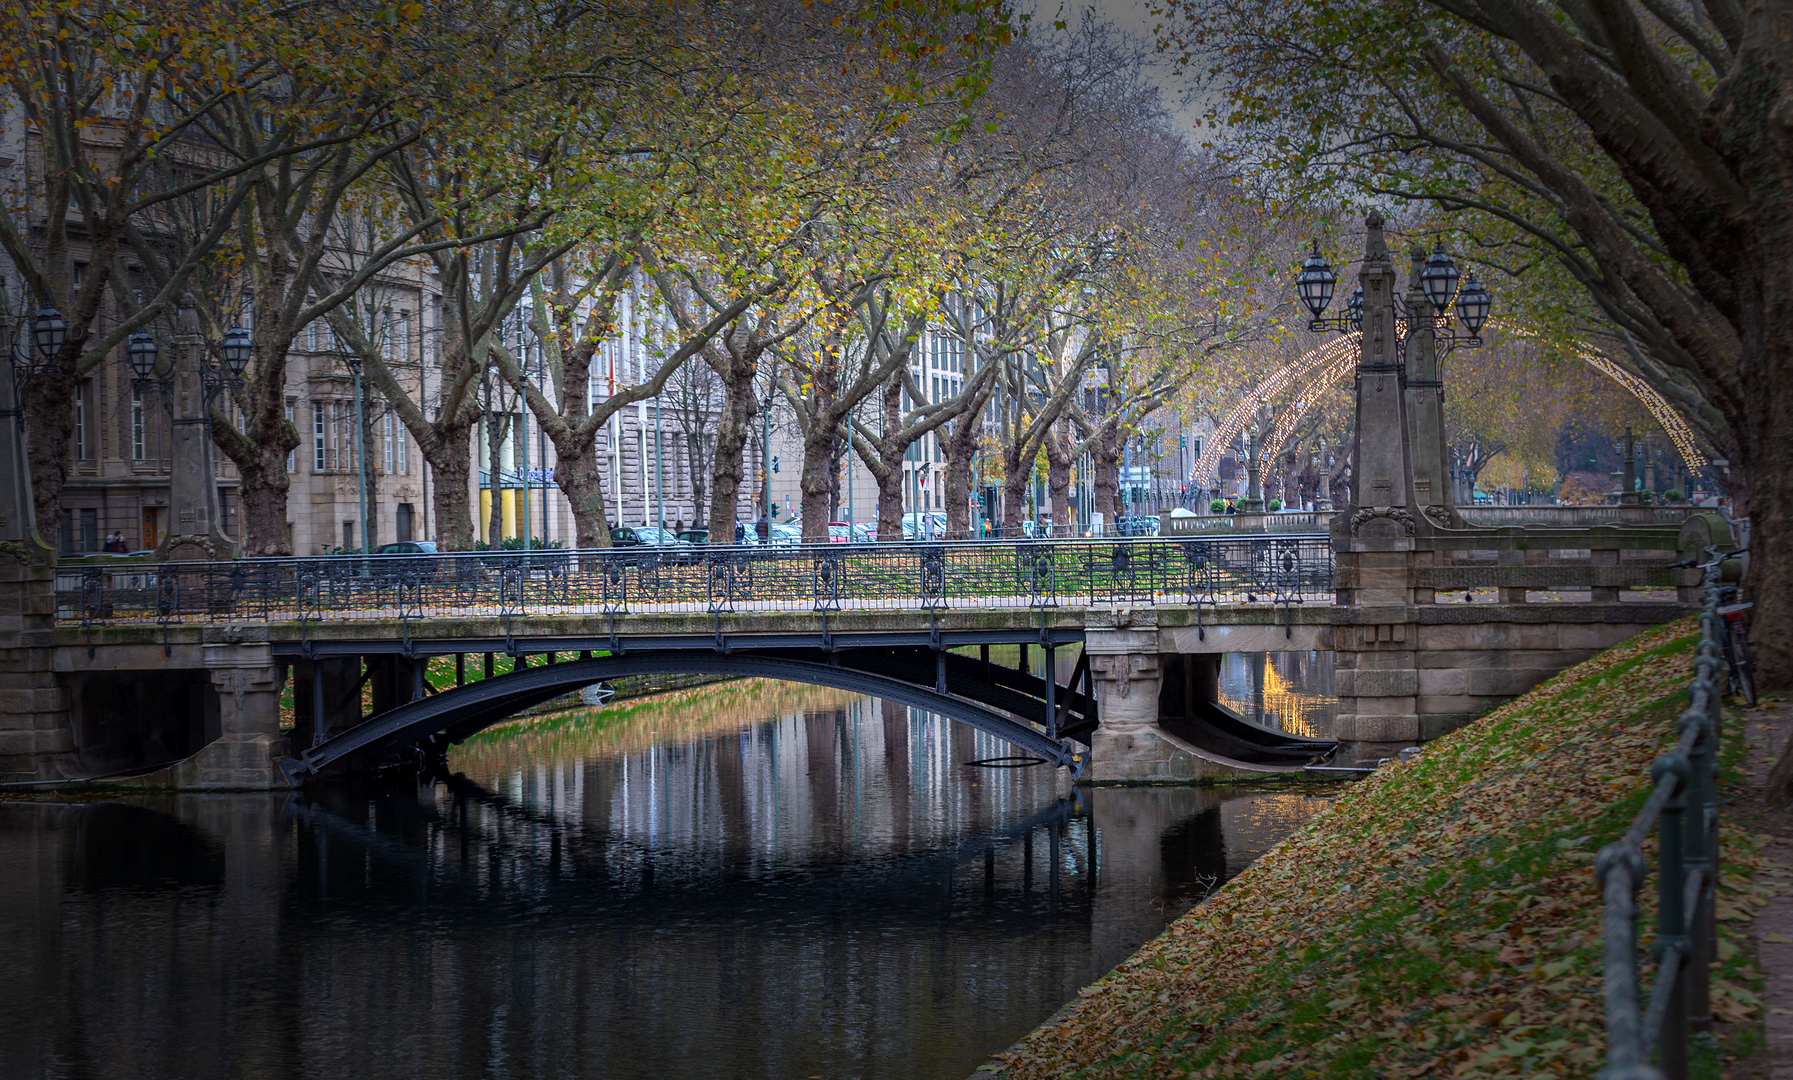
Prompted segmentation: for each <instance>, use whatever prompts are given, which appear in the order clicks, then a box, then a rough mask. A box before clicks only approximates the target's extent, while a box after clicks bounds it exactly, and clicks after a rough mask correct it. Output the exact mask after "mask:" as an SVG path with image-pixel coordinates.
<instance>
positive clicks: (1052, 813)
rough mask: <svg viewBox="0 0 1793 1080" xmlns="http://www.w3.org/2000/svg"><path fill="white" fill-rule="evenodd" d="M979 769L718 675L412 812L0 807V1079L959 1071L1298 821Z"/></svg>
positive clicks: (1266, 802)
mask: <svg viewBox="0 0 1793 1080" xmlns="http://www.w3.org/2000/svg"><path fill="white" fill-rule="evenodd" d="M1007 752H1008V750H1007V748H1006V746H1005V745H1004V744H1002V743H999V742H997V741H995V740H993V739H991V738H990V737H988V736H985V735H980V734H978V733H976V732H974V731H972V730H971V729H968V728H966V727H964V726H962V725H958V724H953V723H950V722H947V721H944V720H940V719H938V718H935V717H933V716H930V715H926V714H922V713H919V712H914V711H911V710H909V709H906V708H902V707H892V706H888V705H886V704H884V703H881V702H877V701H873V700H870V699H867V698H863V697H858V696H855V695H850V694H845V693H839V692H833V691H827V690H818V689H815V688H808V687H794V686H788V685H779V684H766V683H757V682H743V683H735V684H730V685H725V686H720V687H715V688H710V689H706V690H702V691H692V692H687V693H684V694H681V695H677V696H674V697H673V698H671V699H668V700H665V701H661V702H658V703H654V704H641V705H635V706H621V707H617V708H613V709H611V710H607V711H605V712H603V713H589V714H573V715H569V716H567V717H561V718H550V719H547V720H543V721H536V722H531V723H529V724H521V725H513V726H509V727H504V728H498V729H494V730H492V731H489V732H487V733H484V734H482V735H480V736H478V737H476V738H474V739H472V740H469V741H468V743H467V744H465V745H463V746H462V747H460V748H458V749H457V750H456V751H455V754H454V756H453V757H452V759H451V765H452V767H453V769H454V770H456V773H457V776H456V779H455V780H453V781H452V782H448V783H443V784H437V785H434V786H431V787H425V788H421V789H416V790H410V789H407V790H405V791H401V792H394V791H391V790H383V791H360V792H353V791H350V790H349V789H346V788H331V789H326V790H325V791H324V792H320V793H319V794H318V796H317V801H306V800H305V799H304V798H303V797H301V796H296V795H295V796H292V797H290V798H283V797H266V796H259V795H258V796H218V795H210V796H167V797H145V798H141V799H138V800H135V801H133V802H131V803H129V804H125V803H116V802H115V803H93V804H71V803H55V804H52V803H47V802H45V803H8V804H0V860H4V862H5V865H7V866H8V867H9V868H10V870H9V873H8V874H7V875H5V877H4V878H0V924H4V925H6V926H8V927H9V928H12V930H13V932H14V933H15V934H16V935H18V941H19V942H20V943H21V944H20V947H19V949H17V950H15V952H14V954H13V957H14V958H13V962H12V963H11V964H10V965H9V966H8V977H7V978H6V979H4V980H0V1075H4V1076H7V1077H15V1076H16V1077H53V1076H64V1075H67V1076H75V1075H82V1076H86V1075H94V1076H100V1075H119V1076H174V1075H180V1076H183V1077H192V1078H195V1080H208V1078H212V1077H226V1076H241V1075H255V1076H258V1077H298V1076H300V1075H305V1076H316V1075H342V1076H388V1075H394V1076H395V1075H410V1074H413V1073H416V1072H418V1071H427V1072H428V1073H430V1074H431V1075H434V1076H443V1077H470V1078H471V1077H511V1076H515V1077H537V1076H543V1075H556V1076H606V1077H626V1076H655V1077H665V1076H688V1075H718V1076H739V1077H758V1076H767V1077H786V1076H789V1077H807V1076H813V1075H818V1074H820V1075H826V1076H830V1077H838V1076H862V1077H906V1076H915V1077H936V1076H963V1075H966V1074H968V1073H969V1072H970V1071H971V1070H972V1069H973V1068H974V1067H975V1066H976V1065H977V1063H978V1062H979V1061H980V1060H981V1059H982V1058H983V1057H984V1056H985V1055H987V1054H988V1053H990V1052H992V1051H995V1050H998V1049H1001V1048H1002V1047H1003V1046H1005V1045H1007V1044H1008V1043H1009V1042H1011V1041H1012V1040H1013V1039H1015V1038H1016V1037H1018V1036H1019V1035H1020V1034H1022V1033H1024V1032H1025V1031H1027V1030H1028V1029H1029V1028H1031V1027H1032V1026H1034V1025H1035V1024H1037V1023H1038V1022H1040V1021H1041V1020H1043V1019H1044V1018H1045V1017H1047V1016H1048V1015H1050V1014H1051V1013H1052V1012H1053V1011H1055V1010H1056V1009H1057V1008H1058V1007H1059V1006H1060V1005H1061V1004H1063V1002H1064V1001H1066V1000H1067V999H1069V998H1070V997H1072V996H1073V995H1075V993H1076V991H1077V990H1078V988H1080V987H1081V986H1083V985H1085V984H1087V983H1088V982H1090V981H1091V980H1092V979H1094V978H1095V977H1096V976H1098V975H1100V974H1101V973H1102V972H1103V971H1105V970H1106V969H1107V968H1109V967H1110V966H1112V965H1113V964H1115V963H1116V962H1118V961H1119V960H1121V959H1122V958H1124V957H1125V956H1126V955H1127V954H1128V953H1129V952H1131V951H1132V950H1133V949H1135V948H1137V947H1138V946H1139V945H1140V944H1141V943H1142V942H1144V941H1145V940H1147V939H1148V938H1150V937H1151V936H1153V935H1154V934H1156V933H1157V932H1158V931H1159V930H1161V929H1162V928H1163V926H1164V925H1165V923H1166V921H1167V920H1169V919H1171V918H1174V917H1175V916H1176V915H1178V914H1180V913H1181V912H1182V911H1184V910H1186V909H1187V908H1188V907H1189V906H1190V905H1192V904H1193V903H1194V902H1196V901H1197V900H1198V899H1200V897H1201V896H1202V895H1204V894H1205V893H1206V891H1207V890H1208V889H1210V888H1211V887H1212V886H1213V885H1214V884H1215V883H1216V882H1217V881H1219V880H1221V879H1224V878H1226V877H1228V876H1231V875H1232V874H1234V873H1237V872H1238V871H1239V870H1240V869H1242V868H1243V867H1244V866H1246V865H1248V864H1249V863H1250V862H1251V861H1252V860H1253V859H1254V858H1256V857H1257V856H1258V855H1259V854H1260V853H1261V852H1262V851H1264V850H1265V849H1266V848H1268V847H1269V846H1270V845H1271V844H1273V843H1275V841H1276V840H1278V839H1280V838H1281V837H1282V836H1283V835H1285V834H1286V833H1287V832H1288V831H1289V830H1291V829H1292V828H1294V827H1295V826H1296V825H1298V824H1299V823H1300V822H1301V821H1302V820H1303V819H1305V817H1306V816H1307V815H1308V814H1309V813H1311V812H1312V811H1313V810H1314V809H1315V808H1317V807H1319V806H1321V805H1323V804H1324V800H1325V796H1323V795H1321V796H1315V795H1312V794H1302V793H1279V792H1268V793H1244V794H1237V795H1231V794H1226V793H1223V792H1219V791H1216V790H1214V789H1193V788H1177V789H1168V788H1161V789H1141V788H1133V789H1097V790H1095V791H1086V792H1081V793H1079V792H1074V791H1073V790H1072V789H1071V788H1070V787H1069V786H1068V785H1066V784H1065V778H1064V776H1063V773H1062V772H1061V771H1059V770H1052V769H1049V768H1044V767H1041V768H1023V769H982V768H967V767H966V766H965V765H964V764H963V763H964V762H966V761H969V760H974V759H978V758H988V757H995V756H999V755H1002V754H1005V753H1007Z"/></svg>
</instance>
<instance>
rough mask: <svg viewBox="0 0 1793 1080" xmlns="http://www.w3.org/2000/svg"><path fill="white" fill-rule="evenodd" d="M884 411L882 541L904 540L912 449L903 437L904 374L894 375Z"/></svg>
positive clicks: (880, 495) (878, 476)
mask: <svg viewBox="0 0 1793 1080" xmlns="http://www.w3.org/2000/svg"><path fill="white" fill-rule="evenodd" d="M878 404H879V407H880V408H881V410H882V412H883V417H882V423H883V431H882V432H881V433H880V434H879V438H878V467H877V468H875V469H873V475H874V476H875V477H876V479H877V481H878V539H879V540H881V541H900V540H902V538H903V455H904V453H906V452H907V451H908V449H909V447H908V445H907V444H906V443H904V442H903V441H902V439H901V438H899V436H898V433H899V432H901V431H902V428H903V373H902V372H900V371H898V372H896V373H894V374H893V375H891V377H890V380H889V381H888V382H886V383H885V384H884V390H883V397H882V399H881V400H880V401H879V402H878Z"/></svg>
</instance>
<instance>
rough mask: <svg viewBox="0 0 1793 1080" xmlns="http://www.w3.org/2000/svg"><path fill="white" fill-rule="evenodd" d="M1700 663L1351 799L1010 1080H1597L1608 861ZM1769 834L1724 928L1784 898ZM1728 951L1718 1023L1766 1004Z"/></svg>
mask: <svg viewBox="0 0 1793 1080" xmlns="http://www.w3.org/2000/svg"><path fill="white" fill-rule="evenodd" d="M1692 646H1693V637H1692V624H1691V621H1684V622H1681V623H1677V624H1674V625H1672V626H1668V627H1662V628H1659V629H1657V630H1654V631H1651V632H1649V633H1646V634H1642V635H1639V636H1638V637H1636V638H1634V639H1632V640H1631V641H1629V642H1626V643H1625V644H1623V645H1621V646H1618V647H1616V648H1614V649H1612V650H1609V651H1607V652H1606V653H1603V654H1601V655H1600V656H1597V657H1595V658H1593V659H1592V660H1589V661H1587V662H1586V663H1584V664H1581V665H1578V666H1576V667H1574V668H1571V669H1569V670H1567V671H1565V672H1563V673H1561V674H1559V675H1558V676H1557V677H1556V678H1554V679H1552V680H1550V681H1549V682H1547V683H1545V684H1544V685H1543V686H1541V687H1539V688H1538V689H1536V690H1534V691H1533V692H1531V693H1530V694H1527V695H1525V696H1524V697H1522V698H1520V699H1518V700H1516V701H1514V702H1511V703H1509V704H1508V705H1506V706H1504V707H1502V708H1501V709H1499V710H1497V711H1495V712H1494V713H1492V714H1490V715H1489V716H1487V717H1485V718H1483V719H1482V720H1480V721H1478V722H1477V723H1475V724H1473V725H1471V726H1470V727H1467V728H1465V729H1463V730H1461V731H1459V732H1456V733H1454V734H1452V735H1450V736H1447V737H1446V738H1444V739H1441V740H1439V741H1437V742H1435V743H1432V744H1430V745H1429V746H1428V747H1427V749H1426V752H1425V753H1423V754H1421V755H1419V756H1418V757H1417V758H1415V759H1413V760H1412V761H1410V762H1405V763H1400V764H1394V765H1390V766H1388V767H1386V768H1384V769H1383V770H1381V771H1380V772H1378V773H1377V774H1375V775H1374V776H1372V777H1370V778H1369V779H1367V780H1365V781H1363V782H1361V783H1359V784H1357V785H1355V786H1354V787H1353V788H1352V789H1351V790H1350V791H1349V792H1347V793H1346V794H1345V795H1344V796H1343V797H1341V798H1340V799H1339V800H1338V801H1337V803H1335V804H1334V805H1333V806H1332V807H1331V808H1330V809H1329V810H1327V811H1325V812H1323V813H1321V814H1319V815H1317V816H1316V817H1315V818H1314V819H1312V820H1311V821H1310V822H1308V823H1307V825H1306V826H1304V827H1303V828H1302V829H1301V830H1300V831H1299V832H1297V833H1296V834H1295V835H1293V836H1291V837H1290V838H1289V839H1288V840H1286V841H1285V842H1284V843H1283V844H1281V845H1280V846H1278V847H1277V848H1276V849H1275V850H1273V851H1271V852H1270V853H1269V854H1267V855H1265V856H1264V858H1262V859H1261V860H1259V862H1258V863H1257V864H1256V865H1254V866H1252V867H1251V868H1250V869H1249V870H1248V871H1247V872H1245V873H1243V874H1241V875H1240V876H1239V877H1237V878H1235V879H1234V880H1233V881H1231V882H1229V883H1228V884H1227V885H1226V887H1225V888H1223V889H1221V890H1220V891H1219V892H1217V893H1216V894H1215V895H1214V896H1212V897H1210V898H1209V899H1208V900H1207V901H1205V902H1204V903H1202V904H1201V905H1200V906H1198V907H1197V908H1195V909H1194V910H1193V911H1191V912H1190V913H1189V914H1188V915H1187V916H1185V917H1184V918H1183V919H1181V920H1179V921H1178V922H1177V923H1176V924H1175V925H1173V926H1172V927H1171V928H1170V929H1169V930H1167V931H1166V932H1165V934H1164V935H1163V936H1161V937H1160V938H1158V939H1157V940H1156V941H1154V942H1151V943H1150V944H1148V945H1147V946H1146V947H1145V948H1143V949H1141V950H1140V951H1139V952H1138V953H1137V954H1135V955H1134V956H1133V957H1132V958H1131V959H1129V960H1128V961H1127V962H1125V963H1123V964H1122V965H1121V966H1120V967H1118V968H1116V969H1115V970H1114V971H1113V972H1111V973H1110V974H1109V975H1108V976H1107V977H1106V978H1104V979H1102V980H1101V981H1100V982H1098V983H1097V984H1095V986H1093V987H1091V988H1089V989H1086V990H1085V992H1084V994H1083V996H1081V997H1080V998H1078V999H1077V1000H1076V1001H1074V1002H1073V1003H1072V1004H1071V1005H1070V1006H1068V1007H1067V1008H1066V1009H1065V1010H1064V1011H1062V1012H1061V1013H1060V1014H1059V1015H1058V1016H1056V1017H1055V1018H1054V1019H1053V1020H1051V1021H1050V1022H1048V1023H1047V1024H1045V1025H1044V1026H1042V1027H1041V1028H1039V1029H1038V1030H1037V1031H1035V1032H1034V1033H1032V1034H1031V1035H1029V1036H1028V1037H1027V1038H1026V1039H1024V1040H1022V1042H1020V1043H1019V1044H1017V1045H1016V1046H1015V1048H1014V1049H1013V1050H1012V1051H1010V1052H1009V1053H1007V1054H1003V1055H999V1057H998V1060H997V1072H998V1074H999V1075H1001V1076H1005V1077H1008V1078H1010V1080H1022V1078H1031V1077H1047V1076H1051V1077H1066V1076H1075V1077H1109V1076H1151V1077H1186V1076H1202V1077H1261V1076H1276V1077H1308V1076H1312V1077H1327V1078H1334V1077H1357V1076H1361V1077H1374V1076H1395V1077H1403V1076H1454V1077H1494V1076H1521V1075H1525V1076H1531V1075H1586V1074H1589V1073H1591V1072H1592V1071H1593V1070H1594V1069H1595V1068H1596V1067H1597V1064H1598V1061H1599V1059H1600V1055H1601V1047H1602V1042H1603V1040H1602V1037H1601V1017H1602V999H1601V975H1600V971H1601V968H1600V962H1601V955H1600V954H1601V949H1600V936H1599V932H1600V922H1599V920H1600V902H1599V897H1598V894H1597V892H1596V890H1595V887H1594V880H1593V858H1594V853H1595V852H1597V851H1598V850H1599V848H1600V846H1601V845H1602V844H1604V843H1606V842H1608V841H1609V840H1611V839H1613V838H1614V837H1616V836H1617V835H1618V834H1619V833H1620V832H1621V831H1622V830H1623V828H1624V826H1625V824H1626V823H1627V822H1628V821H1629V820H1630V818H1631V816H1632V814H1633V813H1635V812H1636V809H1637V807H1638V806H1639V805H1640V803H1641V802H1642V799H1643V795H1644V790H1645V787H1646V785H1647V781H1648V777H1649V766H1650V762H1651V760H1652V759H1653V758H1654V757H1655V756H1656V755H1657V754H1658V753H1660V752H1661V751H1662V749H1663V748H1664V747H1665V746H1666V745H1667V744H1668V743H1670V742H1672V741H1673V738H1674V719H1675V717H1676V715H1677V714H1678V712H1679V710H1680V709H1681V708H1683V707H1684V702H1685V697H1684V691H1685V686H1686V682H1687V678H1688V670H1689V667H1690V662H1691V657H1692V654H1693V649H1692ZM1761 839H1762V838H1754V837H1748V836H1744V835H1742V834H1740V833H1737V832H1736V831H1734V830H1727V833H1726V837H1725V844H1726V850H1725V857H1724V868H1725V872H1726V874H1727V881H1726V883H1725V887H1724V889H1723V890H1722V892H1721V903H1720V907H1719V915H1720V918H1721V919H1722V920H1725V922H1724V923H1721V926H1723V927H1724V931H1723V932H1724V933H1726V934H1730V935H1738V934H1740V933H1741V932H1742V930H1743V929H1745V928H1746V927H1737V926H1735V925H1734V924H1739V923H1745V922H1746V920H1748V919H1749V918H1750V916H1751V912H1752V909H1753V907H1754V906H1755V904H1756V903H1757V902H1759V900H1761V899H1765V897H1766V895H1767V893H1766V892H1763V891H1762V890H1763V889H1764V888H1766V887H1765V886H1758V885H1756V884H1754V881H1753V878H1752V877H1749V876H1745V875H1750V874H1752V872H1753V868H1755V867H1758V866H1760V865H1761V864H1762V860H1761V859H1760V857H1759V854H1758V848H1759V846H1760V842H1761ZM1651 891H1652V890H1651V889H1646V890H1644V893H1643V895H1640V897H1639V901H1640V907H1641V908H1642V909H1643V918H1642V920H1641V921H1640V925H1641V926H1642V928H1643V929H1644V931H1645V932H1644V934H1643V937H1644V940H1643V941H1642V942H1641V943H1640V945H1641V952H1640V956H1641V957H1642V958H1643V962H1644V964H1645V971H1646V978H1648V977H1649V975H1650V972H1649V968H1648V950H1649V934H1648V927H1649V925H1650V920H1651V919H1652V918H1653V909H1652V901H1651V897H1650V895H1649V893H1650V892H1651ZM1725 945H1726V949H1724V950H1721V954H1722V955H1723V956H1724V957H1727V958H1728V960H1727V963H1728V964H1729V967H1727V968H1725V969H1724V970H1723V971H1722V972H1720V974H1721V975H1726V976H1729V978H1719V979H1716V980H1715V982H1714V985H1713V1008H1714V1011H1715V1012H1716V1013H1717V1015H1718V1016H1719V1017H1720V1018H1721V1019H1724V1020H1727V1021H1737V1020H1742V1019H1745V1018H1747V1017H1749V1016H1751V1015H1753V1014H1754V1013H1755V1012H1756V1011H1758V1010H1759V1009H1760V1003H1759V1002H1758V1001H1756V1000H1755V997H1754V995H1753V994H1752V993H1751V992H1750V991H1749V989H1748V988H1747V987H1746V986H1745V985H1743V983H1744V982H1746V981H1748V978H1749V975H1748V970H1747V968H1746V966H1745V965H1747V963H1748V960H1747V956H1745V955H1742V954H1740V951H1739V949H1738V948H1737V947H1736V946H1735V943H1734V941H1727V942H1726V943H1725Z"/></svg>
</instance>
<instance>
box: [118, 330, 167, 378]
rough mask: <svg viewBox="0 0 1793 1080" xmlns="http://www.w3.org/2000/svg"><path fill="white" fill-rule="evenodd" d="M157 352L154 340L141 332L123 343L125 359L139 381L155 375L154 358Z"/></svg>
mask: <svg viewBox="0 0 1793 1080" xmlns="http://www.w3.org/2000/svg"><path fill="white" fill-rule="evenodd" d="M159 352H160V350H159V349H158V348H157V347H156V339H155V338H153V337H150V336H149V335H148V334H147V333H145V332H143V331H142V330H139V331H137V332H136V333H135V334H132V335H131V336H130V339H129V340H128V341H127V342H126V343H125V359H126V360H129V361H130V362H131V371H132V373H133V374H135V375H136V376H137V377H138V378H139V379H147V378H150V377H151V376H153V375H154V374H155V373H156V356H157V354H158V353H159Z"/></svg>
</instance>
